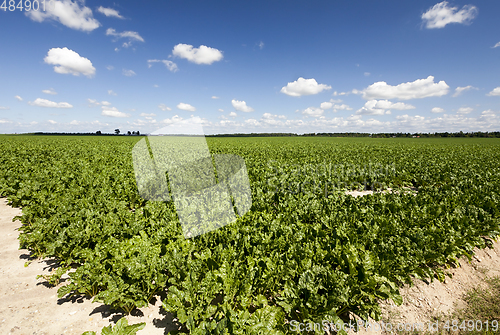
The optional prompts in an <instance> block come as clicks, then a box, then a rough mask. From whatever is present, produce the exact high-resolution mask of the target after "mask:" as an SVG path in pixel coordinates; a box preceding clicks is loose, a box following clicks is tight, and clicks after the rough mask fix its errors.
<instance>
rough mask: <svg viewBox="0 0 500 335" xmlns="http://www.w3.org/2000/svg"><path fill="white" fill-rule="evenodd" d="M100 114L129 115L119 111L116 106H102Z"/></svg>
mask: <svg viewBox="0 0 500 335" xmlns="http://www.w3.org/2000/svg"><path fill="white" fill-rule="evenodd" d="M101 108H102V112H101V115H104V116H111V117H130V114H126V113H123V112H120V111H119V110H118V109H117V108H116V107H109V106H102V107H101Z"/></svg>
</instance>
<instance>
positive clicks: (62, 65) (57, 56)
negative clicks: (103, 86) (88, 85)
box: [43, 47, 95, 78]
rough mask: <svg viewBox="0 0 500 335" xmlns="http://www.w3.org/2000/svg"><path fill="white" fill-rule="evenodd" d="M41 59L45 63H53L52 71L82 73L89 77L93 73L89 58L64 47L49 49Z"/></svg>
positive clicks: (76, 74)
mask: <svg viewBox="0 0 500 335" xmlns="http://www.w3.org/2000/svg"><path fill="white" fill-rule="evenodd" d="M43 60H44V62H45V63H47V64H51V65H55V66H54V71H55V72H57V73H62V74H68V73H69V74H72V75H74V76H79V75H80V74H83V75H85V76H87V77H89V78H90V77H92V76H93V75H94V74H95V67H93V66H92V62H91V61H90V60H89V59H87V58H85V57H82V56H80V55H79V54H78V53H76V52H75V51H73V50H70V49H68V48H66V47H65V48H52V49H50V50H49V52H48V53H47V56H46V57H45V58H44V59H43Z"/></svg>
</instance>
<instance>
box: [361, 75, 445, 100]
mask: <svg viewBox="0 0 500 335" xmlns="http://www.w3.org/2000/svg"><path fill="white" fill-rule="evenodd" d="M449 88H450V87H449V86H448V85H447V84H446V82H444V81H440V82H438V83H435V82H434V77H433V76H429V77H427V78H426V79H417V80H415V81H413V82H407V83H402V84H399V85H396V86H391V85H388V84H387V83H386V82H385V81H379V82H376V83H374V84H371V85H370V86H368V87H367V88H365V89H364V90H363V91H361V93H362V94H363V99H365V100H373V99H399V100H409V99H422V98H427V97H440V96H443V95H446V94H448V89H449ZM357 92H358V91H356V92H354V90H353V93H357Z"/></svg>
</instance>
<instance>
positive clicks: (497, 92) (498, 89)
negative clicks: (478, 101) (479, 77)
mask: <svg viewBox="0 0 500 335" xmlns="http://www.w3.org/2000/svg"><path fill="white" fill-rule="evenodd" d="M486 95H487V96H489V97H493V96H499V95H500V86H499V87H495V88H494V89H493V90H492V91H491V92H490V93H488V94H486Z"/></svg>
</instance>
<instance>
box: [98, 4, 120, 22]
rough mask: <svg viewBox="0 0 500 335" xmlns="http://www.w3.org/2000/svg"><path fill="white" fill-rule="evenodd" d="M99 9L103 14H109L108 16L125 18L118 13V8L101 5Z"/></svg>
mask: <svg viewBox="0 0 500 335" xmlns="http://www.w3.org/2000/svg"><path fill="white" fill-rule="evenodd" d="M97 11H98V12H99V13H102V14H104V15H106V16H108V17H109V16H111V17H116V18H119V19H123V16H121V15H120V13H118V11H117V10H116V9H113V8H106V7H103V6H99V8H97Z"/></svg>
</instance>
